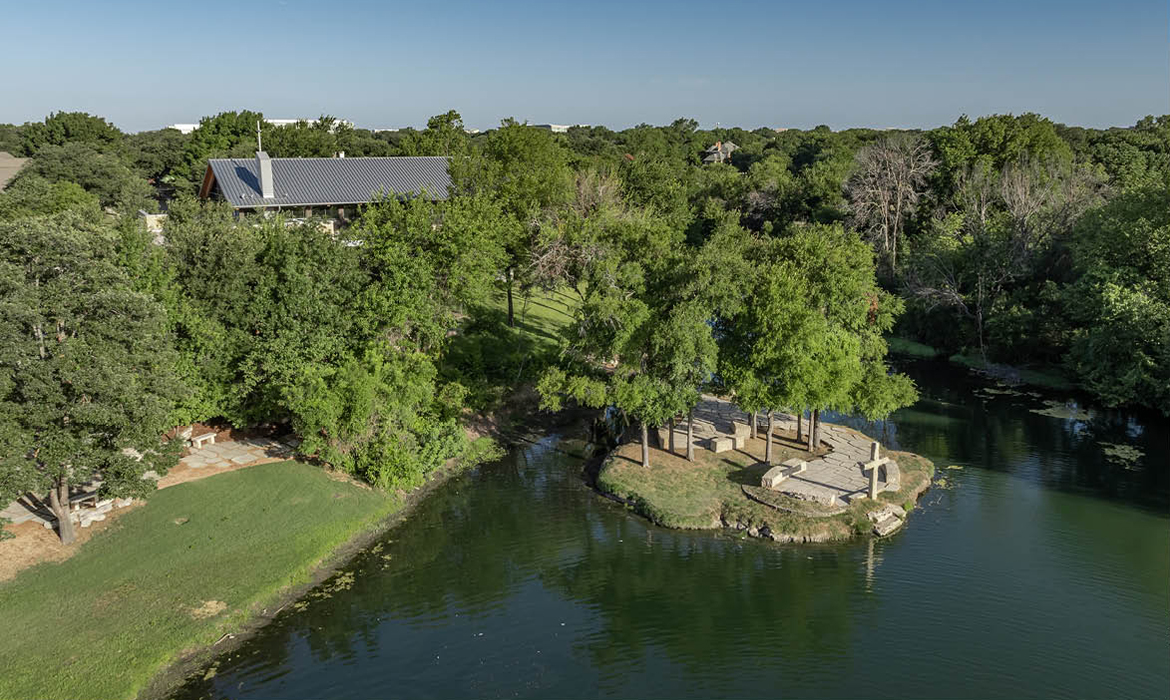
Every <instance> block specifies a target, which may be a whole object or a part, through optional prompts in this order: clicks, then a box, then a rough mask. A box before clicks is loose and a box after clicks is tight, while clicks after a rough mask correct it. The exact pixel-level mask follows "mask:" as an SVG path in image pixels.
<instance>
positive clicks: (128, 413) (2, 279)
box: [0, 212, 182, 544]
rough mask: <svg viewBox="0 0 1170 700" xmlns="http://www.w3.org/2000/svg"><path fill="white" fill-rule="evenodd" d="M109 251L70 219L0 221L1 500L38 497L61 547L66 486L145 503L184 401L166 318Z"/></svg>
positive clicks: (66, 529) (87, 222) (69, 532)
mask: <svg viewBox="0 0 1170 700" xmlns="http://www.w3.org/2000/svg"><path fill="white" fill-rule="evenodd" d="M116 244H117V242H116V239H115V238H114V236H113V235H112V234H111V232H110V231H109V230H108V229H107V228H105V227H104V226H103V225H102V224H101V223H100V222H99V220H97V219H94V218H82V217H80V216H78V215H76V214H73V213H68V212H67V213H64V214H61V215H58V216H54V217H47V218H26V219H21V220H19V221H16V222H13V223H0V416H2V417H0V442H4V443H7V444H5V445H4V448H5V449H4V450H3V451H2V453H0V492H2V493H0V497H3V498H0V500H5V499H6V498H10V497H13V496H15V495H17V494H20V493H24V492H33V493H36V494H39V495H43V494H46V493H47V494H48V500H49V503H50V506H51V508H52V510H53V513H54V515H56V517H57V521H58V531H59V533H60V536H61V540H62V541H63V542H64V543H66V544H69V543H71V542H72V541H73V538H74V533H73V525H72V522H71V521H70V518H69V498H70V493H71V488H72V487H74V486H82V485H85V484H88V483H90V482H91V481H93V480H95V479H98V480H100V482H101V486H100V489H99V491H100V493H102V494H105V495H110V496H143V495H145V494H147V493H148V492H150V491H152V490H153V489H154V488H155V485H154V482H152V481H149V480H147V479H144V478H143V474H144V473H145V472H146V471H147V470H153V471H155V472H156V473H158V474H165V473H166V470H167V469H168V468H169V467H170V466H171V465H173V464H174V463H175V462H176V461H177V459H178V453H177V449H178V447H179V444H178V442H177V441H175V442H172V443H167V444H163V442H162V440H161V435H162V433H163V431H164V430H165V429H166V428H168V427H169V425H168V423H167V419H168V416H169V414H170V411H171V407H172V405H173V404H174V402H175V400H176V398H177V397H178V396H179V395H180V393H181V391H182V387H181V385H180V384H179V383H178V382H177V381H176V377H175V375H174V370H173V367H174V364H175V354H174V350H173V349H172V346H171V344H170V336H169V335H168V333H167V328H166V321H165V315H164V313H163V310H162V308H161V307H160V306H159V305H158V304H157V303H156V302H154V301H153V300H152V299H150V298H149V297H147V296H146V295H144V294H141V293H139V292H136V291H134V290H133V289H132V288H131V285H130V282H129V280H128V279H127V278H126V276H125V275H124V273H123V272H122V271H121V270H120V269H119V268H118V267H117V266H116V265H115V262H114V257H113V251H114V249H115V248H116Z"/></svg>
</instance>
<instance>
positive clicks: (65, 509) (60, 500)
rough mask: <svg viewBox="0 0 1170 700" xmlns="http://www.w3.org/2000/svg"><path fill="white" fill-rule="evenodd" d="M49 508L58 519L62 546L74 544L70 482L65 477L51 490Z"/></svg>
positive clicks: (58, 531)
mask: <svg viewBox="0 0 1170 700" xmlns="http://www.w3.org/2000/svg"><path fill="white" fill-rule="evenodd" d="M49 507H50V508H52V510H53V515H54V516H56V518H57V534H58V536H60V537H61V544H73V540H75V539H76V535H75V534H74V530H73V520H72V519H70V517H69V481H68V480H67V479H66V478H65V477H61V478H60V479H59V480H58V481H57V484H56V485H54V486H53V487H52V488H50V489H49Z"/></svg>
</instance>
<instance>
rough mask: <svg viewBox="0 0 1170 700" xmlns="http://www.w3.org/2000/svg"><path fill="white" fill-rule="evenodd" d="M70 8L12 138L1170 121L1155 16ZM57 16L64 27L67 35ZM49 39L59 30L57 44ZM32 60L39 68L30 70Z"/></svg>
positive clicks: (27, 27)
mask: <svg viewBox="0 0 1170 700" xmlns="http://www.w3.org/2000/svg"><path fill="white" fill-rule="evenodd" d="M329 9H330V15H329V16H328V17H324V16H322V14H321V7H320V6H319V5H318V4H311V3H308V2H306V1H305V0H272V1H270V2H251V3H246V4H245V3H225V2H221V1H220V0H211V1H210V2H208V3H204V4H202V5H200V7H199V10H198V12H194V11H192V10H190V9H186V8H181V7H178V6H159V5H157V4H152V3H145V2H139V1H136V0H117V1H116V2H113V3H110V4H108V5H103V6H98V5H96V4H94V5H90V4H86V3H80V2H77V0H64V1H61V2H51V3H43V4H39V5H21V6H19V7H15V8H12V9H10V10H9V11H8V12H7V16H6V20H7V21H6V24H7V25H8V29H9V32H7V34H8V37H9V38H8V39H6V43H5V45H4V46H3V47H0V59H2V60H4V62H5V64H6V65H8V66H21V68H20V69H18V70H9V71H6V73H5V76H4V78H2V79H0V87H2V88H3V90H2V93H0V94H4V95H5V99H4V100H3V102H0V123H15V124H21V123H24V122H28V121H40V120H41V119H43V118H44V117H45V116H46V115H48V114H49V113H50V112H54V111H85V112H90V113H92V114H97V115H100V116H103V117H105V118H107V119H109V120H110V121H111V122H113V123H114V124H116V125H117V126H118V127H119V128H122V129H123V130H126V131H141V130H150V129H158V128H162V127H165V126H167V125H169V124H174V123H190V122H196V121H198V120H199V119H200V118H201V117H204V116H208V115H213V114H216V113H219V112H222V111H225V110H239V109H254V110H259V111H262V112H264V114H265V115H266V116H268V117H271V118H315V117H317V116H319V115H321V114H332V115H334V116H337V117H339V118H343V119H348V120H350V121H352V122H354V124H355V125H357V126H359V127H365V128H403V127H408V126H413V127H422V126H424V125H425V123H426V120H427V118H428V117H430V116H431V115H434V114H439V113H442V112H446V111H447V110H449V109H455V110H457V111H459V112H460V114H462V115H463V118H464V122H465V124H466V125H467V126H468V127H471V128H478V129H487V128H491V127H494V126H496V125H498V123H499V121H500V119H502V118H504V117H515V118H517V119H519V120H521V121H525V120H527V121H529V122H531V123H554V124H576V123H583V124H592V125H604V126H607V127H610V128H613V129H623V128H627V127H630V126H634V125H636V124H639V123H643V122H646V123H651V124H665V123H669V122H671V121H673V120H674V119H676V118H679V117H686V118H693V119H696V120H697V121H698V122H699V123H700V125H701V126H702V127H703V128H711V127H714V126H716V125H720V126H740V127H743V128H745V129H755V128H758V127H761V126H764V127H773V128H775V127H790V128H805V129H807V128H812V127H814V126H817V125H819V124H827V125H829V126H830V127H832V128H833V129H834V130H841V129H846V128H852V127H869V128H932V127H937V126H942V125H945V124H951V123H953V122H954V121H955V119H957V118H958V117H959V116H960V115H961V114H967V115H969V116H970V117H972V118H975V117H978V116H983V115H987V114H998V113H1013V114H1021V113H1024V112H1036V113H1039V114H1042V115H1043V116H1045V117H1048V118H1050V119H1052V120H1053V121H1056V122H1061V123H1065V124H1069V125H1076V126H1085V127H1109V126H1131V125H1133V124H1134V123H1135V122H1137V121H1138V120H1139V119H1141V118H1142V117H1144V116H1146V115H1149V114H1154V115H1159V114H1166V113H1170V40H1168V28H1170V16H1168V6H1167V3H1166V2H1164V1H1158V0H1122V1H1121V2H1118V3H1114V4H1112V5H1111V6H1110V7H1109V9H1108V10H1107V11H1105V10H1103V9H1102V8H1101V6H1100V5H1099V4H1096V3H1087V2H1054V1H1052V0H1024V1H1022V2H1004V1H1001V0H993V1H991V2H987V3H983V4H981V5H979V6H978V7H961V6H945V7H939V6H936V5H935V4H933V3H928V2H918V1H916V0H891V2H890V3H886V4H883V5H882V6H880V7H877V6H875V5H871V4H868V3H863V2H860V1H859V0H838V2H836V3H833V4H832V5H822V6H816V7H811V6H807V5H804V4H797V3H768V4H761V3H744V2H731V3H725V4H723V5H722V6H720V8H719V12H718V13H717V14H712V13H711V11H710V8H709V7H707V6H702V5H698V4H697V3H691V2H686V1H685V0H680V2H674V3H663V2H657V1H656V2H649V3H646V4H643V5H638V6H634V5H632V4H618V3H613V2H610V1H609V0H603V1H601V2H595V3H592V4H590V5H588V6H577V7H573V8H569V9H565V8H559V7H549V6H545V5H540V4H536V3H530V2H521V3H509V4H508V5H507V6H492V7H490V8H486V9H485V8H484V7H483V6H480V5H477V4H473V3H467V2H465V1H464V0H456V1H455V2H452V3H448V4H447V5H446V6H445V7H444V12H442V13H440V12H436V11H433V10H431V9H429V8H425V7H420V6H417V5H414V4H386V3H376V2H366V1H365V0H342V1H341V2H339V3H335V4H334V5H332V6H330V8H329ZM62 16H68V17H69V18H70V21H69V22H68V23H67V24H63V23H62V22H61V21H60V18H61V17H62ZM46 27H52V30H51V31H48V30H46V29H44V28H46ZM30 57H31V58H32V59H33V60H30Z"/></svg>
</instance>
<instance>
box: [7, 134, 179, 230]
mask: <svg viewBox="0 0 1170 700" xmlns="http://www.w3.org/2000/svg"><path fill="white" fill-rule="evenodd" d="M32 176H38V177H41V178H44V179H45V180H48V181H49V182H50V183H60V182H73V183H76V184H78V185H80V186H81V187H82V188H83V189H84V190H85V191H86V192H89V193H90V194H92V195H94V196H96V197H97V198H98V201H99V203H100V204H101V205H102V206H103V207H114V208H116V209H117V210H118V211H119V212H121V213H123V214H128V215H134V214H135V213H136V212H137V211H138V210H139V209H144V210H146V211H148V212H153V211H157V210H158V202H157V201H155V199H154V190H153V189H152V188H151V187H150V185H148V184H147V183H146V180H144V179H143V178H141V177H139V176H138V174H137V173H135V172H134V171H133V170H132V169H131V168H130V166H128V165H127V164H126V163H125V162H123V160H122V159H121V158H120V157H119V156H118V155H116V154H114V153H109V152H102V151H99V150H97V149H96V148H95V147H94V146H92V145H90V144H88V143H84V142H78V141H71V142H69V143H66V144H64V145H56V144H50V145H45V146H43V147H41V148H40V149H39V150H38V151H37V154H36V157H35V158H33V160H32V162H31V163H29V164H27V165H26V166H25V167H24V168H23V169H22V170H21V171H20V175H18V176H17V181H19V180H22V179H24V178H26V177H32ZM13 184H15V183H13Z"/></svg>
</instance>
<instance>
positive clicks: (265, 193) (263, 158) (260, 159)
mask: <svg viewBox="0 0 1170 700" xmlns="http://www.w3.org/2000/svg"><path fill="white" fill-rule="evenodd" d="M256 164H257V165H259V166H260V167H259V169H258V170H259V173H260V196H261V197H263V198H264V199H272V198H273V197H275V196H276V188H275V187H274V186H273V183H272V159H271V158H269V157H268V154H267V153H265V152H264V151H256Z"/></svg>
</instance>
